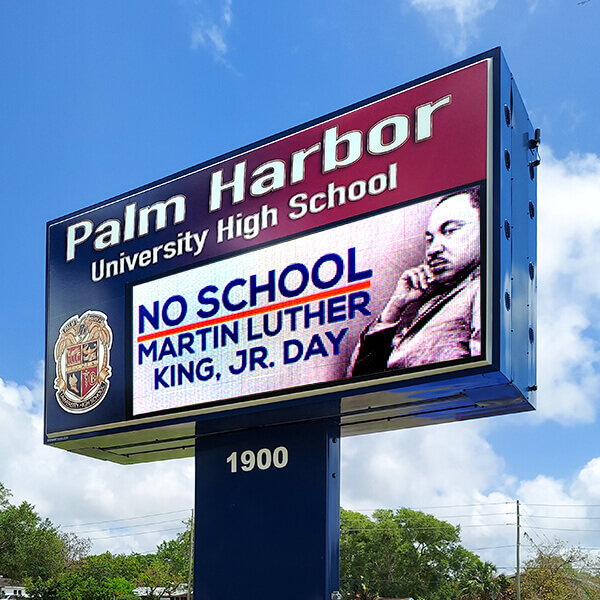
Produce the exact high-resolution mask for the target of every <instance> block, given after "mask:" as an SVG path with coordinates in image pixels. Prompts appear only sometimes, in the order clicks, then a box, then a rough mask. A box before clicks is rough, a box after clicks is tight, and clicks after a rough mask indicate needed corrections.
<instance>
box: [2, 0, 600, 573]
mask: <svg viewBox="0 0 600 600" xmlns="http://www.w3.org/2000/svg"><path fill="white" fill-rule="evenodd" d="M598 25H600V0H589V1H587V2H578V1H577V0H544V1H539V0H502V2H497V1H495V0H371V1H370V2H363V1H360V2H359V1H358V0H346V1H345V2H343V3H342V2H331V1H329V0H318V1H317V0H304V1H303V2H301V3H300V2H298V3H288V2H281V1H280V0H278V1H275V0H261V2H259V3H258V2H239V1H238V0H152V1H148V0H128V2H121V1H120V0H102V1H100V0H88V1H86V2H79V1H77V0H59V1H58V2H52V3H49V2H45V1H44V0H20V1H18V2H17V1H16V0H3V1H2V2H0V80H1V81H2V86H1V90H2V92H1V93H0V209H1V211H2V219H1V220H0V228H1V235H0V282H1V284H0V285H1V293H0V427H1V434H0V481H1V482H2V483H4V485H6V486H7V487H8V488H10V489H11V490H12V492H13V501H15V502H21V501H23V500H27V501H29V502H31V503H32V504H34V505H35V506H36V509H37V510H38V512H39V513H40V514H41V515H42V516H44V517H48V518H50V519H51V520H52V521H53V522H54V523H55V524H56V525H59V526H60V527H61V529H62V530H63V531H68V532H74V533H78V534H80V535H83V536H85V537H89V538H90V539H91V540H92V541H93V552H103V551H105V550H110V551H111V552H142V553H147V552H152V551H153V550H154V549H155V548H156V545H157V544H158V543H160V541H162V540H164V539H170V538H172V537H174V536H175V535H176V534H177V532H178V531H181V529H182V524H181V523H182V520H183V519H185V518H187V517H188V516H189V515H190V512H191V509H192V506H193V502H194V499H193V488H194V465H193V460H191V459H189V460H179V461H167V462H162V463H153V464H147V465H137V466H131V467H123V466H119V465H114V464H109V463H105V462H100V461H96V460H93V459H90V458H86V457H81V456H76V455H72V454H69V453H67V452H65V451H62V450H58V449H54V448H48V447H45V446H43V444H42V431H43V422H42V408H43V394H42V379H41V378H42V373H43V365H42V361H43V357H44V306H45V305H44V302H45V299H44V290H45V274H44V269H45V228H46V222H47V221H49V220H52V219H54V218H57V217H60V216H62V215H65V214H68V213H70V212H72V211H75V210H77V209H80V208H83V207H85V206H88V205H91V204H94V203H96V202H100V201H102V200H105V199H108V198H111V197H113V196H116V195H118V194H121V193H123V192H126V191H128V190H132V189H134V188H137V187H139V186H141V185H144V184H146V183H149V182H152V181H155V180H157V179H159V178H162V177H164V176H167V175H170V174H171V173H174V172H177V171H180V170H183V169H185V168H187V167H190V166H192V165H195V164H198V163H200V162H202V161H205V160H208V159H210V158H212V157H215V156H218V155H220V154H222V153H224V152H227V151H230V150H234V149H236V148H239V147H242V146H244V145H246V144H249V143H252V142H254V141H257V140H259V139H262V138H265V137H267V136H269V135H272V134H275V133H277V132H280V131H283V130H285V129H287V128H290V127H293V126H296V125H298V124H301V123H303V122H306V121H309V120H311V119H314V118H317V117H320V116H322V115H324V114H327V113H328V112H331V111H333V110H336V109H338V108H341V107H344V106H347V105H349V104H351V103H353V102H357V101H360V100H362V99H364V98H367V97H369V96H372V95H374V94H377V93H379V92H383V91H385V90H387V89H390V88H392V87H395V86H397V85H400V84H402V83H405V82H408V81H410V80H412V79H415V78H417V77H420V76H422V75H426V74H428V73H430V72H433V71H435V70H437V69H440V68H443V67H445V66H447V65H449V64H452V63H454V62H457V61H459V60H461V59H464V58H468V57H469V56H473V55H475V54H477V53H479V52H482V51H485V50H488V49H490V48H494V47H496V46H501V47H502V49H503V52H504V54H505V57H506V59H507V62H508V65H509V67H510V69H511V71H512V73H513V75H514V77H515V80H516V82H517V85H518V87H519V90H520V92H521V95H522V96H523V99H524V101H525V104H526V106H527V109H528V111H529V115H530V118H531V121H532V123H533V125H534V127H539V128H540V129H541V132H542V146H541V149H540V155H541V158H542V163H541V165H540V167H539V169H538V215H539V220H538V258H539V265H538V342H539V343H538V388H539V391H538V393H537V401H538V410H537V411H535V412H533V413H527V414H518V415H511V416H502V417H494V418H489V419H483V420H478V421H470V422H462V423H451V424H447V425H436V426H429V427H425V428H418V429H410V430H401V431H396V432H392V433H385V434H373V435H369V436H362V437H355V438H345V439H344V440H343V443H342V480H341V481H342V483H341V485H342V499H341V503H342V506H344V508H348V509H352V510H361V511H366V512H369V511H372V510H374V509H376V508H399V507H402V506H406V507H409V508H414V509H419V510H425V511H426V512H430V513H432V514H435V515H436V516H438V517H439V518H442V519H445V520H448V521H450V522H452V523H454V524H457V525H460V526H461V536H462V540H463V543H464V544H465V545H466V546H467V547H468V548H469V549H471V550H473V551H475V552H477V553H478V554H480V555H481V556H482V557H483V558H485V559H486V560H491V561H493V562H494V563H495V564H496V565H498V566H499V568H500V569H501V570H503V571H505V572H507V573H511V572H514V569H515V564H516V563H515V560H516V558H515V541H516V514H515V513H516V501H517V500H519V502H520V505H521V514H522V525H523V533H524V535H522V541H523V551H522V555H523V556H524V557H525V558H527V556H529V555H530V553H531V552H534V551H535V549H536V548H537V547H539V546H540V545H543V544H546V543H549V542H552V541H553V540H555V539H562V540H565V541H566V542H568V543H570V544H579V545H581V546H582V547H584V548H590V549H600V443H599V442H598V439H599V438H600V436H599V433H600V424H599V422H598V420H599V418H600V416H599V414H598V413H599V411H598V408H599V405H600V392H599V386H600V378H599V371H598V368H599V359H600V326H599V323H600V302H599V301H598V300H599V297H600V278H598V277H597V273H598V272H599V271H600V253H598V250H597V242H596V238H597V237H598V235H600V208H599V207H598V204H597V203H599V202H600V143H599V142H600V114H599V111H598V102H599V100H600V83H599V79H598V75H597V70H598V69H597V62H598V57H599V56H600V37H599V36H598V35H597V29H598Z"/></svg>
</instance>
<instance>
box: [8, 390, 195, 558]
mask: <svg viewBox="0 0 600 600" xmlns="http://www.w3.org/2000/svg"><path fill="white" fill-rule="evenodd" d="M0 423H2V424H3V427H2V435H1V436H0V457H1V458H0V481H1V482H2V483H3V484H4V485H6V486H7V487H8V488H9V489H10V490H11V491H12V492H13V495H14V497H13V502H16V503H19V502H22V501H25V500H26V501H27V502H30V503H32V504H34V505H35V507H36V510H37V511H38V512H39V513H40V514H41V515H42V516H43V517H48V518H50V520H51V521H52V522H53V523H54V524H55V525H62V526H65V527H66V526H70V525H74V524H85V523H98V522H101V521H113V520H115V519H124V518H131V517H139V516H142V515H155V514H159V513H171V512H172V511H179V510H181V512H177V513H173V514H167V515H163V516H157V517H152V518H148V519H136V520H134V521H125V522H116V523H103V524H99V525H93V526H88V527H83V528H82V527H76V528H67V529H64V530H65V531H74V532H75V533H79V534H82V535H83V536H84V537H90V538H91V539H92V540H93V541H94V547H93V551H94V552H103V551H105V550H107V549H109V550H111V551H112V552H150V551H154V550H155V548H156V545H157V544H158V543H160V542H161V541H162V540H163V539H171V538H173V537H175V535H177V532H178V531H181V530H182V529H183V526H182V524H181V522H182V521H183V520H184V519H186V518H187V517H189V514H190V513H189V509H191V508H192V506H193V503H194V465H193V461H191V460H183V461H169V462H166V463H154V464H148V465H136V466H133V467H123V466H120V465H115V464H111V463H106V462H102V461H98V460H93V459H90V458H86V457H83V456H77V455H74V454H70V453H68V452H65V451H63V450H58V449H55V448H50V447H46V446H44V445H43V443H42V440H43V438H42V435H43V417H42V385H41V380H40V379H37V380H36V381H35V382H34V383H32V384H31V385H30V386H22V385H17V384H14V383H10V382H5V381H3V380H2V379H0ZM165 520H167V521H169V522H168V523H160V522H161V521H165ZM144 523H146V525H145V526H144V527H133V528H132V529H130V530H127V529H117V528H120V527H123V526H128V525H136V526H137V525H141V524H144ZM87 532H90V533H89V534H88V533H87ZM145 532H151V533H145ZM102 538H104V539H102Z"/></svg>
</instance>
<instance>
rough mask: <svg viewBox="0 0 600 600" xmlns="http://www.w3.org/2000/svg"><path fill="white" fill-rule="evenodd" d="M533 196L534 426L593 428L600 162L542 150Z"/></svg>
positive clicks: (599, 308) (599, 314) (599, 348)
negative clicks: (539, 421) (551, 422)
mask: <svg viewBox="0 0 600 600" xmlns="http://www.w3.org/2000/svg"><path fill="white" fill-rule="evenodd" d="M542 155H543V161H542V165H541V166H540V167H539V188H538V215H539V222H538V281H539V283H538V317H539V325H538V327H539V335H538V341H539V343H538V365H539V368H538V374H539V389H540V392H539V399H540V402H539V410H538V418H549V419H555V420H557V421H559V422H561V423H578V422H590V421H593V420H594V418H595V415H596V410H597V405H598V391H597V390H598V389H599V384H600V379H599V377H598V374H597V372H596V369H597V365H598V361H599V360H600V345H599V344H598V339H599V337H600V328H599V327H598V322H599V319H600V303H599V302H598V300H599V298H600V278H598V277H597V274H598V273H600V253H598V251H597V248H596V245H597V239H598V237H599V236H600V210H598V206H597V203H598V201H599V200H600V158H599V157H598V156H596V155H584V156H579V155H570V156H568V157H567V158H566V159H563V160H558V159H556V158H555V157H554V156H553V154H552V152H551V151H550V150H549V149H548V148H543V149H542Z"/></svg>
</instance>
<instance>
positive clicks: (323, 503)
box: [194, 419, 340, 600]
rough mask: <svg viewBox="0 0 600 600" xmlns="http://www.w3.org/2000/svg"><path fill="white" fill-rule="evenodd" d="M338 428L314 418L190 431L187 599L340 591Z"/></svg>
mask: <svg viewBox="0 0 600 600" xmlns="http://www.w3.org/2000/svg"><path fill="white" fill-rule="evenodd" d="M198 431H200V428H198ZM339 431H340V428H339V422H337V420H335V419H323V420H317V421H310V422H303V423H296V424H290V425H276V426H271V427H261V428H255V429H247V430H244V431H236V432H231V433H218V434H215V435H205V436H203V435H201V434H199V435H198V437H197V440H196V504H195V506H196V508H195V515H196V523H195V549H194V595H195V597H196V598H201V599H202V600H231V599H237V598H244V599H245V600H282V599H285V600H330V598H331V594H332V593H333V592H336V591H337V590H339V510H340V500H339V493H340V484H339V480H340V478H339V466H340V440H339Z"/></svg>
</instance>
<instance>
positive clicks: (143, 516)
mask: <svg viewBox="0 0 600 600" xmlns="http://www.w3.org/2000/svg"><path fill="white" fill-rule="evenodd" d="M181 512H186V513H189V512H190V509H189V508H182V509H181V510H171V511H169V512H161V513H154V514H152V515H141V516H139V517H128V518H125V519H112V520H111V521H95V522H93V523H75V524H74V525H61V527H66V528H71V527H88V526H90V525H103V524H104V523H120V522H122V521H135V520H136V519H148V518H150V517H163V516H164V515H174V514H177V513H181Z"/></svg>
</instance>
